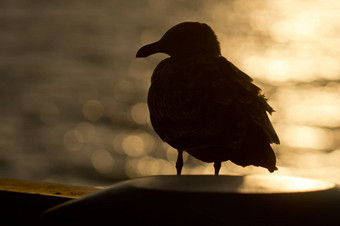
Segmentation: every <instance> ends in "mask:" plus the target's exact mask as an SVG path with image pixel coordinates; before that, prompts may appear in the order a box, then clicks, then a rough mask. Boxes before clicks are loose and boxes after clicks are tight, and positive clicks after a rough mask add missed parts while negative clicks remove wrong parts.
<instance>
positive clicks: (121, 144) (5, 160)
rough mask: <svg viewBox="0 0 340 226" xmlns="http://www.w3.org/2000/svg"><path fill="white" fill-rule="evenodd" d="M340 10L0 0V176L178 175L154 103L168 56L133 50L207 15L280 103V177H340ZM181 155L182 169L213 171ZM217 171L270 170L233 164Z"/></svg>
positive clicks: (254, 2) (304, 4)
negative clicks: (156, 128)
mask: <svg viewBox="0 0 340 226" xmlns="http://www.w3.org/2000/svg"><path fill="white" fill-rule="evenodd" d="M339 11H340V2H339V1H336V0H322V1H321V0H310V1H307V0H294V1H293V0H280V1H270V0H267V1H265V0H248V1H247V0H237V1H236V0H235V1H233V0H229V1H222V0H212V1H203V0H194V1H184V0H176V1H170V0H129V1H123V0H99V1H90V0H86V1H84V0H73V1H66V0H59V1H51V0H50V1H46V0H44V1H42V0H33V1H25V0H1V1H0V31H1V33H0V107H1V111H0V124H1V126H0V176H1V177H13V178H23V179H29V180H39V181H52V182H60V183H68V184H79V185H90V186H96V185H107V184H112V183H114V182H116V181H119V180H123V179H127V178H132V177H138V176H145V175H154V174H175V167H174V164H175V161H176V155H177V152H176V151H175V150H173V149H172V148H171V147H169V146H168V145H166V144H164V143H162V142H161V141H160V139H159V138H158V137H157V135H156V134H155V133H154V132H153V130H152V127H151V125H150V122H149V118H148V109H147V105H146V97H147V90H148V88H149V85H150V76H151V73H152V71H153V69H154V67H155V66H156V65H157V64H158V63H159V61H160V60H162V59H164V58H165V57H166V55H164V54H158V55H154V56H151V57H150V58H148V59H135V54H136V51H137V50H138V48H139V47H141V46H142V45H144V44H147V43H150V42H153V41H156V40H158V39H159V38H160V37H161V35H162V34H163V33H164V32H165V31H166V30H168V29H169V28H170V27H172V26H173V25H175V24H177V23H180V22H183V21H200V22H205V23H208V24H209V25H210V26H211V27H213V29H214V30H215V32H216V33H217V35H218V37H219V40H220V43H221V47H222V53H223V55H224V56H225V57H226V58H227V59H229V60H230V61H231V62H233V63H234V64H235V65H237V66H238V67H239V68H241V69H242V70H243V71H245V72H246V73H248V74H249V75H251V76H252V77H253V78H254V80H255V83H256V84H258V85H259V86H260V87H262V89H263V91H264V93H265V94H266V96H267V97H268V98H269V103H270V104H271V105H272V106H273V107H274V108H275V110H276V112H275V113H274V114H273V116H272V117H271V119H272V121H273V123H274V126H275V128H276V130H277V132H278V134H279V136H280V139H281V143H282V144H281V145H280V146H277V145H274V146H273V148H274V150H275V152H276V154H277V157H278V167H279V171H277V172H275V174H280V175H295V176H303V177H310V178H320V179H323V180H328V181H333V182H337V183H340V147H339V144H340V92H339V91H340V82H339V81H340V61H339V59H340V39H339V37H340V14H339ZM185 161H186V162H185V165H184V169H183V173H184V174H213V166H212V164H205V163H202V162H200V161H198V160H195V159H193V158H191V157H188V156H187V155H186V156H185ZM221 173H222V174H232V175H234V174H250V173H259V174H262V173H263V174H267V173H268V171H267V170H266V169H262V168H258V167H246V168H243V167H239V166H236V165H234V164H232V163H229V162H228V163H224V164H223V165H222V169H221Z"/></svg>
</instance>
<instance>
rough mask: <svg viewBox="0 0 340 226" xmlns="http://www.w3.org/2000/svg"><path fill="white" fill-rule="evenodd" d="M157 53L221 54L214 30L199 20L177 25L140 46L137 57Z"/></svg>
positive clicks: (172, 54)
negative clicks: (161, 35)
mask: <svg viewBox="0 0 340 226" xmlns="http://www.w3.org/2000/svg"><path fill="white" fill-rule="evenodd" d="M155 53H166V54H168V55H170V56H185V55H189V56H191V55H197V54H200V55H215V56H219V55H221V51H220V45H219V42H218V41H217V37H216V35H215V33H214V31H213V30H212V29H211V28H210V27H209V26H208V25H207V24H204V23H198V22H184V23H180V24H177V25H175V26H174V27H172V28H170V29H169V30H168V31H167V32H166V33H165V34H164V35H163V37H162V38H161V39H160V40H159V41H157V42H154V43H151V44H149V45H145V46H143V47H142V48H140V49H139V50H138V52H137V55H136V57H147V56H150V55H152V54H155Z"/></svg>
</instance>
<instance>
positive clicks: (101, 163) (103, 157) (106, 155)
mask: <svg viewBox="0 0 340 226" xmlns="http://www.w3.org/2000/svg"><path fill="white" fill-rule="evenodd" d="M91 162H92V165H93V167H94V168H95V169H96V170H97V171H98V172H99V173H103V174H107V173H110V172H111V171H112V169H113V164H114V159H113V157H112V155H111V154H110V152H108V151H107V150H105V149H98V150H96V151H95V152H94V153H93V154H92V156H91Z"/></svg>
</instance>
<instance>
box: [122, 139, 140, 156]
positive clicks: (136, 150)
mask: <svg viewBox="0 0 340 226" xmlns="http://www.w3.org/2000/svg"><path fill="white" fill-rule="evenodd" d="M122 147H123V150H124V152H125V153H126V154H127V155H128V156H131V157H139V156H142V155H145V154H146V150H145V148H146V145H145V142H144V140H143V139H142V138H141V137H140V136H138V135H128V136H127V137H125V138H124V140H123V142H122Z"/></svg>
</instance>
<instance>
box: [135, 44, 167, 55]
mask: <svg viewBox="0 0 340 226" xmlns="http://www.w3.org/2000/svg"><path fill="white" fill-rule="evenodd" d="M160 52H162V50H161V45H160V41H158V42H154V43H151V44H149V45H145V46H143V47H142V48H140V49H139V50H138V52H137V55H136V57H148V56H150V55H152V54H155V53H160Z"/></svg>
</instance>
